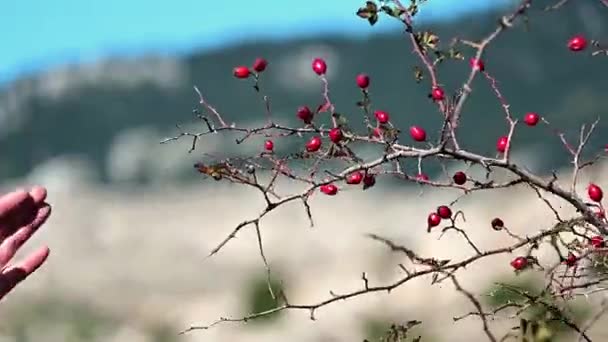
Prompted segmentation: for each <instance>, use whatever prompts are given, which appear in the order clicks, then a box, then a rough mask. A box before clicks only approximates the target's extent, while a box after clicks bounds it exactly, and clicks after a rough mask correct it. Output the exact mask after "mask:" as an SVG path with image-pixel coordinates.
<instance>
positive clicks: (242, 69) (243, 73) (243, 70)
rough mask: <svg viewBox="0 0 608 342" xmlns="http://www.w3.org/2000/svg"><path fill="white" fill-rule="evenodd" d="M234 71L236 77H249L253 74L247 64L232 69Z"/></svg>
mask: <svg viewBox="0 0 608 342" xmlns="http://www.w3.org/2000/svg"><path fill="white" fill-rule="evenodd" d="M232 73H233V74H234V77H236V78H247V77H249V74H251V71H250V70H249V68H248V67H246V66H238V67H236V68H234V69H233V70H232Z"/></svg>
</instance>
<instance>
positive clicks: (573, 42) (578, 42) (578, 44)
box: [568, 35, 587, 51]
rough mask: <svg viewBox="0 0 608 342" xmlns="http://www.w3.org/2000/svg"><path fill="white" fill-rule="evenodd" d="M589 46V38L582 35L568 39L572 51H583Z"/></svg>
mask: <svg viewBox="0 0 608 342" xmlns="http://www.w3.org/2000/svg"><path fill="white" fill-rule="evenodd" d="M586 47H587V39H586V38H585V37H583V36H581V35H576V36H574V37H572V38H570V40H569V41H568V48H569V49H570V51H582V50H584V49H585V48H586Z"/></svg>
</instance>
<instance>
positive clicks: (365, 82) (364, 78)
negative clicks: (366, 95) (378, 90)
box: [356, 74, 369, 89]
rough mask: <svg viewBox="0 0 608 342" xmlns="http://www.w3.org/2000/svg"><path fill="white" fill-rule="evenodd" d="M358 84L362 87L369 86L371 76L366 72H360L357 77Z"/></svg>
mask: <svg viewBox="0 0 608 342" xmlns="http://www.w3.org/2000/svg"><path fill="white" fill-rule="evenodd" d="M356 81H357V86H358V87H359V88H361V89H366V88H367V87H369V76H368V75H366V74H359V75H357V78H356Z"/></svg>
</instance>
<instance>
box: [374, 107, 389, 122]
mask: <svg viewBox="0 0 608 342" xmlns="http://www.w3.org/2000/svg"><path fill="white" fill-rule="evenodd" d="M374 116H375V117H376V120H378V122H379V123H381V124H385V123H387V122H388V121H389V120H390V117H389V115H388V113H387V112H385V111H383V110H377V111H375V112H374Z"/></svg>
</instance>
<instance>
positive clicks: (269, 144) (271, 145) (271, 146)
mask: <svg viewBox="0 0 608 342" xmlns="http://www.w3.org/2000/svg"><path fill="white" fill-rule="evenodd" d="M264 149H265V150H266V151H272V150H274V142H272V140H266V141H264Z"/></svg>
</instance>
